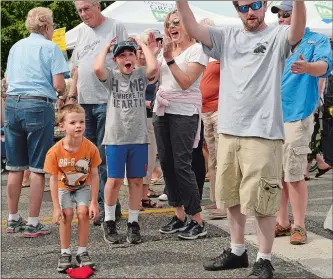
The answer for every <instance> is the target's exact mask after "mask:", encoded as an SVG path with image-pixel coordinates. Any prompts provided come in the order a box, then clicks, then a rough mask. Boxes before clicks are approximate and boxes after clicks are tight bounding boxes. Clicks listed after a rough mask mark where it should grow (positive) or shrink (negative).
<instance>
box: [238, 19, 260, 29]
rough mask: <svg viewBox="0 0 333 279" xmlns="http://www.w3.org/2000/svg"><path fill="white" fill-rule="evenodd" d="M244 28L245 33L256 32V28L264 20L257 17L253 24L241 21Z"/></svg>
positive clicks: (246, 20)
mask: <svg viewBox="0 0 333 279" xmlns="http://www.w3.org/2000/svg"><path fill="white" fill-rule="evenodd" d="M242 21H243V24H244V27H245V29H246V30H247V31H256V30H257V29H258V27H259V26H260V25H261V24H262V23H263V21H264V18H263V17H257V18H255V21H254V22H251V23H249V22H248V19H245V20H242Z"/></svg>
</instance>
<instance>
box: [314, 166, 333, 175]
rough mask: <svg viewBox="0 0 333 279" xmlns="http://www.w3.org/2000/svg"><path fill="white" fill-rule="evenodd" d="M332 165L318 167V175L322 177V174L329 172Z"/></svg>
mask: <svg viewBox="0 0 333 279" xmlns="http://www.w3.org/2000/svg"><path fill="white" fill-rule="evenodd" d="M331 168H332V167H328V168H326V169H323V170H322V169H320V168H318V172H317V173H316V177H320V176H322V175H324V174H325V173H327V172H328V171H329V170H330V169H331Z"/></svg>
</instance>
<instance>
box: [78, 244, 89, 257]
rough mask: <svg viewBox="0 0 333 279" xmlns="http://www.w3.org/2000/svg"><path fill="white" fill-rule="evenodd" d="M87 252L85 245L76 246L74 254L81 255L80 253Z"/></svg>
mask: <svg viewBox="0 0 333 279" xmlns="http://www.w3.org/2000/svg"><path fill="white" fill-rule="evenodd" d="M84 252H87V247H80V246H78V247H77V252H76V255H81V254H82V253H84Z"/></svg>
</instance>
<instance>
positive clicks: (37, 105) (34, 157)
mask: <svg viewBox="0 0 333 279" xmlns="http://www.w3.org/2000/svg"><path fill="white" fill-rule="evenodd" d="M4 126H5V143H6V144H5V146H6V158H7V166H6V169H7V170H9V171H24V170H26V169H28V168H29V169H30V170H31V171H32V172H36V173H44V171H43V168H44V161H45V156H46V153H47V152H48V150H49V149H50V148H51V147H52V145H53V133H54V104H53V103H52V101H51V100H49V101H43V100H39V99H20V97H19V96H8V97H7V98H6V102H5V125H4Z"/></svg>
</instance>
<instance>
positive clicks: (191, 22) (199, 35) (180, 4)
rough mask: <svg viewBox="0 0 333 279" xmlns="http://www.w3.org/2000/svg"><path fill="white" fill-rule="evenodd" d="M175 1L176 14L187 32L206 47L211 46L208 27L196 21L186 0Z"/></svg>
mask: <svg viewBox="0 0 333 279" xmlns="http://www.w3.org/2000/svg"><path fill="white" fill-rule="evenodd" d="M176 3H177V11H178V15H179V16H180V18H181V20H182V22H183V25H184V27H185V29H186V32H187V34H188V35H189V36H190V37H192V38H193V39H196V40H197V41H199V42H201V43H203V44H204V45H206V46H207V47H209V48H212V47H213V44H212V41H211V39H210V35H209V31H208V27H207V26H203V25H201V24H199V23H198V22H197V21H196V19H195V17H194V15H193V12H192V11H191V9H190V6H189V5H188V2H187V1H177V2H176Z"/></svg>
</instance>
